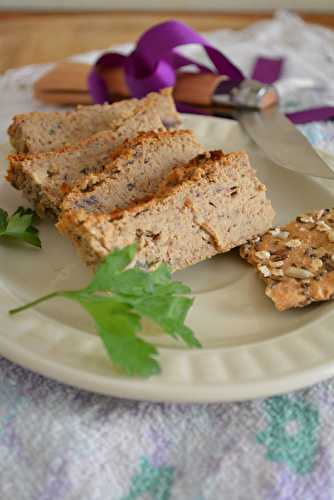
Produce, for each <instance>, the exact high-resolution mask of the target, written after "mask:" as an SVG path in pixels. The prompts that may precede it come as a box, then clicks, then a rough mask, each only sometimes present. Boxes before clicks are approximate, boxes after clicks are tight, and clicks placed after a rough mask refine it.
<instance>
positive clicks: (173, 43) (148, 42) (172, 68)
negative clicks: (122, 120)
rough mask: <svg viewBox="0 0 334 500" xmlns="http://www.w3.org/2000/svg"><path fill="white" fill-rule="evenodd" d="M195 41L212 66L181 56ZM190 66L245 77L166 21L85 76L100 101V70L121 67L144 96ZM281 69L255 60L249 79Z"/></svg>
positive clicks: (269, 78)
mask: <svg viewBox="0 0 334 500" xmlns="http://www.w3.org/2000/svg"><path fill="white" fill-rule="evenodd" d="M188 44H197V45H200V46H201V47H203V48H204V50H205V52H206V53H207V55H208V57H209V59H210V61H211V63H212V66H213V68H209V67H208V66H205V65H203V64H199V63H198V62H197V61H195V60H193V59H190V58H189V57H186V56H183V55H182V54H181V53H179V52H177V50H176V48H177V47H180V46H183V45H188ZM188 65H192V66H195V67H196V68H197V70H198V71H199V72H202V73H203V72H210V73H216V74H220V75H225V76H227V77H228V78H229V79H230V80H231V81H232V82H233V85H234V84H237V83H239V82H241V81H242V80H243V79H244V78H245V77H244V75H243V74H242V72H241V71H240V70H239V69H238V68H237V67H236V66H235V65H234V64H233V63H232V62H231V61H230V60H229V59H228V58H227V57H226V56H224V54H222V52H220V51H219V50H218V49H216V48H215V47H213V46H212V45H211V44H210V43H209V42H208V41H207V40H206V39H205V38H203V37H202V36H201V35H199V34H198V33H196V32H195V31H193V30H192V29H191V28H190V27H189V26H187V25H185V24H183V23H181V22H179V21H166V22H164V23H161V24H158V25H156V26H153V27H152V28H150V29H149V30H147V31H146V32H145V33H144V34H143V35H142V36H141V37H140V38H139V40H138V43H137V46H136V47H135V49H134V50H133V51H132V52H131V54H129V55H128V56H124V55H122V54H118V53H117V52H110V53H106V54H103V55H102V56H101V57H100V58H99V59H98V60H97V61H96V63H95V65H94V67H93V69H92V71H91V72H90V75H89V77H88V87H89V91H90V94H91V96H92V98H93V101H94V102H95V103H97V104H102V103H104V102H107V101H108V100H109V95H108V89H107V86H106V84H105V81H104V79H103V77H102V76H101V74H100V70H102V71H103V69H107V68H120V67H121V68H123V70H124V74H125V79H126V82H127V85H128V87H129V89H130V91H131V94H132V95H133V96H134V97H139V98H140V97H144V96H145V95H146V94H147V93H148V92H153V91H158V90H160V89H162V88H164V87H172V86H174V85H175V82H176V74H177V71H178V70H179V69H180V68H182V67H184V66H188ZM282 69H283V59H269V58H264V57H260V58H258V59H257V61H256V64H255V67H254V70H253V73H252V78H253V79H255V80H258V81H260V82H262V83H266V84H271V83H274V82H275V81H277V80H278V79H279V77H280V75H281V72H282ZM287 116H288V118H289V119H290V120H291V121H292V122H293V123H296V124H298V123H307V122H311V121H318V120H328V119H330V118H334V107H330V106H325V107H320V108H313V109H308V110H304V111H300V112H297V113H289V114H287Z"/></svg>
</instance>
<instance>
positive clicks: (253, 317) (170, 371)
mask: <svg viewBox="0 0 334 500" xmlns="http://www.w3.org/2000/svg"><path fill="white" fill-rule="evenodd" d="M185 122H186V123H185V125H186V126H189V127H191V128H192V129H193V130H194V131H195V132H196V134H197V135H198V137H199V139H200V140H201V141H202V142H203V144H205V146H206V147H208V148H210V149H211V148H223V149H225V150H226V151H231V150H237V149H240V148H243V149H247V150H248V151H249V153H250V155H251V160H252V163H253V165H254V166H255V167H256V169H257V171H258V175H259V177H260V178H261V180H262V181H264V183H265V184H266V185H267V186H268V192H269V197H270V198H271V200H272V202H273V205H274V207H275V209H276V211H277V214H278V215H277V222H278V223H283V222H287V221H288V220H289V219H290V218H293V217H295V215H296V214H298V213H300V212H304V211H306V210H312V209H316V208H321V207H326V206H334V191H332V190H331V183H330V182H329V181H328V182H327V183H321V182H320V181H318V180H314V179H311V178H307V177H302V176H298V175H297V174H294V173H292V172H289V171H287V170H284V169H282V168H279V167H277V166H275V165H273V164H271V163H270V162H269V161H268V160H266V159H265V158H264V157H263V155H261V153H260V152H259V151H258V150H257V149H256V147H255V146H254V145H253V144H252V143H251V142H250V141H249V140H248V139H247V138H246V136H245V135H244V133H243V132H242V131H241V129H240V127H239V125H238V124H237V123H236V122H233V121H229V120H222V119H219V118H207V117H199V116H190V115H189V116H186V117H185ZM6 149H7V150H8V147H5V146H4V147H3V148H2V156H3V158H2V160H1V168H2V175H1V181H0V200H1V203H0V205H1V206H2V207H4V208H6V209H8V210H13V209H15V208H16V207H17V206H18V204H20V203H22V199H21V197H20V193H18V192H16V191H15V190H14V189H12V188H11V187H10V186H9V185H8V184H7V183H6V182H5V181H4V176H3V174H4V172H5V169H6V160H5V154H6ZM327 159H328V158H327ZM41 236H42V241H43V250H42V251H38V250H35V249H34V248H29V247H24V248H23V247H22V246H18V245H14V244H1V245H0V353H1V354H2V355H4V356H5V357H7V358H8V359H10V360H12V361H14V362H16V363H18V364H20V365H22V366H24V367H26V368H30V369H31V370H34V371H36V372H38V373H41V374H43V375H46V376H48V377H52V378H54V379H57V380H59V381H62V382H65V383H67V384H71V385H74V386H77V387H81V388H84V389H88V390H90V391H95V392H100V393H104V394H110V395H114V396H120V397H124V398H134V399H147V400H156V401H193V402H205V401H228V400H241V399H250V398H255V397H259V396H268V395H272V394H277V393H281V392H285V391H290V390H292V389H297V388H300V387H303V386H305V385H308V384H311V383H314V382H317V381H320V380H322V379H324V378H326V377H329V376H330V375H334V316H333V314H332V313H333V304H332V303H325V304H321V305H315V306H311V307H308V308H305V309H302V310H299V311H291V312H285V313H278V312H277V311H276V310H275V309H274V307H273V305H272V303H271V302H270V301H269V299H267V298H266V297H265V295H264V293H263V283H262V282H260V280H259V279H258V278H257V277H256V276H255V272H254V270H253V269H252V268H250V266H248V265H247V264H246V263H244V262H243V261H242V260H241V259H240V258H239V257H238V254H237V251H233V252H230V253H229V254H227V255H223V256H218V257H215V258H214V259H212V260H210V261H206V262H203V263H200V264H197V265H196V266H194V267H192V268H189V269H187V270H185V271H182V272H179V273H177V274H176V278H178V279H181V280H183V281H185V282H186V283H188V284H189V285H190V286H191V287H192V289H193V291H194V294H195V297H196V300H195V305H194V307H193V309H192V310H191V313H190V315H189V320H188V324H189V325H190V326H191V327H192V328H193V330H194V331H195V333H196V336H197V337H198V338H199V339H200V340H201V342H202V344H203V349H201V350H190V349H187V348H186V347H184V346H183V345H182V344H180V343H176V342H174V341H173V340H171V339H170V338H169V337H167V336H163V335H160V334H157V333H156V332H155V331H154V330H152V326H150V327H147V330H146V333H145V337H146V338H149V339H150V340H151V341H152V342H154V343H155V344H156V345H157V346H158V347H159V351H160V362H161V367H162V372H161V375H159V376H156V377H152V378H150V379H146V380H140V379H130V378H127V377H125V376H121V375H119V374H118V373H116V371H114V370H113V367H112V365H111V363H110V362H109V359H108V357H107V355H106V353H105V351H104V349H103V347H102V344H101V342H100V340H99V338H98V337H97V336H96V335H95V334H94V328H93V325H92V323H91V322H90V320H89V319H87V316H86V315H85V313H84V312H83V311H82V310H81V309H80V307H79V306H78V307H75V306H74V305H73V304H72V303H67V302H66V301H65V300H54V301H52V302H49V303H46V304H45V305H43V306H40V307H39V308H38V310H29V311H26V312H24V313H22V314H20V315H18V316H16V317H14V318H11V317H9V316H8V314H7V311H8V309H10V308H12V307H15V306H18V305H20V304H22V303H24V302H26V301H30V300H32V299H33V298H35V297H38V296H39V295H42V294H44V293H47V292H50V291H53V290H56V289H73V288H75V287H79V286H81V285H83V284H84V283H86V282H87V280H88V279H89V272H88V271H87V270H86V269H85V267H84V266H83V264H81V262H80V261H79V259H78V258H77V257H76V255H75V252H74V250H73V249H72V247H71V245H70V243H69V242H67V241H66V240H65V239H64V238H62V237H61V236H60V235H59V234H58V233H57V232H56V230H55V229H54V228H53V227H52V225H51V224H47V223H43V224H42V225H41Z"/></svg>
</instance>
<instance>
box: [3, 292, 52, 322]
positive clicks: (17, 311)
mask: <svg viewBox="0 0 334 500" xmlns="http://www.w3.org/2000/svg"><path fill="white" fill-rule="evenodd" d="M59 295H61V292H53V293H49V294H48V295H43V297H40V298H39V299H36V300H34V301H33V302H29V303H28V304H25V305H24V306H20V307H16V308H15V309H11V310H10V311H9V314H10V315H11V316H13V315H14V314H17V313H19V312H21V311H24V310H25V309H29V308H30V307H34V306H37V304H40V303H41V302H45V301H46V300H49V299H53V298H54V297H57V296H59Z"/></svg>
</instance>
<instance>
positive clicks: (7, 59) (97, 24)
mask: <svg viewBox="0 0 334 500" xmlns="http://www.w3.org/2000/svg"><path fill="white" fill-rule="evenodd" d="M270 16H271V14H270V13H269V14H268V13H266V14H261V13H257V14H254V13H248V14H245V13H243V14H240V13H239V14H238V13H234V14H233V13H219V12H212V13H206V12H197V13H182V12H156V13H153V12H107V13H105V12H103V13H101V12H99V13H53V12H51V13H45V12H38V13H29V12H0V72H3V71H5V70H6V69H8V68H13V67H18V66H22V65H25V64H32V63H44V62H50V61H57V60H61V59H63V58H64V57H66V56H69V55H72V54H76V53H80V52H85V51H89V50H93V49H103V48H106V47H108V46H111V45H113V44H117V43H122V42H126V41H135V40H136V39H137V38H138V36H139V35H140V34H141V33H142V32H143V31H144V30H146V29H147V28H148V27H150V26H152V25H153V24H156V23H159V22H162V21H164V20H166V19H171V18H176V19H179V20H181V21H184V22H186V23H188V24H190V26H192V27H193V28H195V29H196V30H200V31H206V30H215V29H220V28H232V29H240V28H243V27H245V26H247V25H249V24H250V23H252V22H254V21H256V20H259V19H263V18H266V17H270ZM303 17H304V19H305V20H306V21H309V22H315V23H319V24H322V25H325V26H329V27H332V28H334V15H333V14H324V13H322V14H307V15H303Z"/></svg>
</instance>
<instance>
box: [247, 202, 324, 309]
mask: <svg viewBox="0 0 334 500" xmlns="http://www.w3.org/2000/svg"><path fill="white" fill-rule="evenodd" d="M240 254H241V256H242V257H243V258H244V259H245V260H247V262H249V263H250V264H251V265H252V266H254V267H256V269H257V271H258V275H259V276H260V277H261V278H262V279H263V280H264V282H265V285H266V288H265V293H266V295H267V297H269V298H270V299H271V300H272V301H273V302H274V305H275V307H276V308H277V309H278V310H279V311H285V310H287V309H292V308H295V307H304V306H307V305H309V304H311V303H312V302H319V301H324V300H329V299H333V298H334V209H323V210H317V211H315V212H312V213H307V214H303V215H300V216H298V217H297V218H296V219H295V220H293V221H292V222H290V223H289V224H287V225H286V226H282V227H274V228H272V229H271V230H270V231H268V232H266V233H265V234H263V235H262V236H260V237H258V238H256V239H255V240H252V241H250V242H248V243H246V244H245V245H243V246H242V247H241V249H240Z"/></svg>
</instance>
